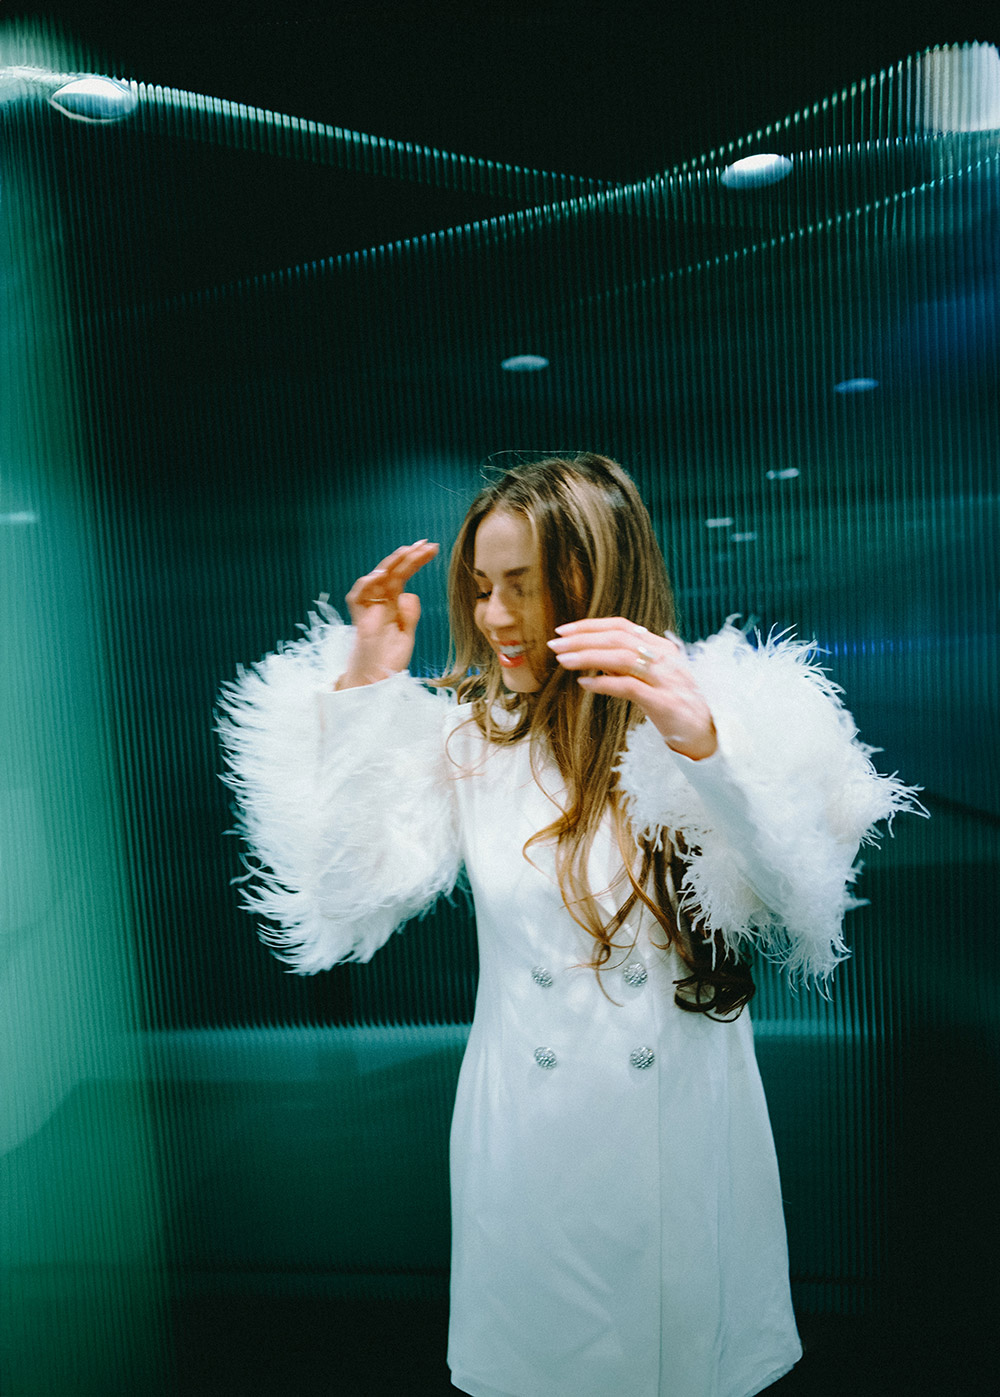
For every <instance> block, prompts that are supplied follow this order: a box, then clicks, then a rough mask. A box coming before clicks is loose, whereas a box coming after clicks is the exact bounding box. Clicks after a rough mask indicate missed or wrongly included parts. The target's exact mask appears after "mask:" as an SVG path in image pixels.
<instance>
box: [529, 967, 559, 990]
mask: <svg viewBox="0 0 1000 1397" xmlns="http://www.w3.org/2000/svg"><path fill="white" fill-rule="evenodd" d="M531 978H532V979H533V980H534V982H535V984H536V985H541V987H542V989H543V990H547V989H551V988H552V985H553V984H554V983H555V981H554V980H553V979H552V976H551V975H550V974H549V972H548V971H547V970H546V969H545V966H544V965H536V966H535V967H534V969H533V970H532V972H531Z"/></svg>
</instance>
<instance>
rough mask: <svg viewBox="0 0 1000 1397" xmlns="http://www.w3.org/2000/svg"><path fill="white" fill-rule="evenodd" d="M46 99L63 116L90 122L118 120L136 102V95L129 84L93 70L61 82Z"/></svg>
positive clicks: (124, 115)
mask: <svg viewBox="0 0 1000 1397" xmlns="http://www.w3.org/2000/svg"><path fill="white" fill-rule="evenodd" d="M49 101H50V102H51V103H52V105H53V106H54V107H55V108H56V110H57V111H60V112H62V114H63V116H68V117H72V119H73V120H74V121H94V122H107V121H121V120H122V118H123V117H126V116H131V114H132V113H133V112H134V111H135V109H136V107H137V106H138V105H139V98H138V96H137V94H136V93H135V92H133V91H132V89H131V88H130V87H126V86H125V84H124V83H121V82H116V81H115V79H114V78H102V77H98V76H97V75H96V74H94V75H91V76H89V77H86V78H74V79H73V81H72V82H68V83H65V84H64V85H63V86H62V87H60V88H59V89H58V91H56V92H53V93H52V94H51V95H50V97H49Z"/></svg>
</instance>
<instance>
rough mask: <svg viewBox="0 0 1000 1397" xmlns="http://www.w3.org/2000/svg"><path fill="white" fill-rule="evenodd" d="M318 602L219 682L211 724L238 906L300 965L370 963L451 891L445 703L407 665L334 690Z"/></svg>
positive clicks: (452, 835)
mask: <svg viewBox="0 0 1000 1397" xmlns="http://www.w3.org/2000/svg"><path fill="white" fill-rule="evenodd" d="M317 606H318V608H319V611H320V615H318V616H317V615H315V614H312V613H311V614H310V618H309V620H310V625H309V629H308V630H307V632H306V634H305V636H304V637H303V639H301V640H298V641H296V642H294V643H293V644H291V645H288V646H286V647H285V648H284V649H283V650H281V651H279V652H278V653H277V654H274V655H268V656H267V657H266V658H265V659H264V660H262V661H261V662H260V663H259V664H257V665H254V666H253V667H252V668H251V669H250V670H242V671H241V672H240V674H239V677H238V678H237V679H236V680H234V681H233V682H232V683H230V684H227V685H225V686H224V688H223V694H222V699H221V702H220V709H221V716H220V720H219V723H218V730H219V735H220V738H221V740H222V744H223V748H224V751H225V755H226V761H227V765H228V767H229V772H228V774H227V775H226V776H225V777H224V778H223V779H224V780H225V781H226V783H227V785H228V786H229V787H230V788H231V789H232V791H233V792H234V793H235V796H236V801H237V807H238V832H239V833H240V834H241V835H242V836H243V838H244V839H245V841H246V843H247V844H248V845H249V846H250V848H251V850H252V851H253V854H254V856H255V859H256V861H257V864H259V867H257V866H255V867H254V869H253V870H252V873H251V874H249V875H248V878H247V880H245V882H244V888H243V901H244V905H245V906H246V907H247V908H248V910H250V911H252V912H254V913H256V914H258V915H260V916H263V917H265V918H266V919H267V920H268V922H270V923H271V924H272V925H271V926H269V927H266V928H261V936H262V938H263V939H264V940H265V941H266V942H267V943H268V944H269V945H270V946H271V947H272V949H273V950H274V951H275V953H276V954H277V955H278V956H279V958H280V959H282V960H284V961H286V962H287V963H288V964H289V965H290V966H291V967H292V968H293V969H294V970H295V971H297V972H298V973H299V974H306V975H311V974H314V973H315V972H316V971H318V970H327V969H329V968H330V967H331V966H333V965H336V964H338V963H339V962H341V961H345V960H359V961H367V960H370V959H371V957H372V956H373V955H374V953H375V952H376V951H377V950H378V949H379V947H380V946H382V945H383V944H384V943H385V942H386V941H387V940H388V938H389V936H390V935H391V934H392V932H393V931H394V930H395V929H396V928H397V927H398V926H401V925H402V923H403V922H405V921H407V920H409V918H411V917H413V916H415V915H417V913H419V912H422V911H424V910H425V909H426V908H427V907H428V906H429V905H430V903H431V902H433V900H434V899H435V897H437V895H438V894H439V893H442V892H448V891H450V889H451V888H452V886H453V885H454V882H455V878H456V875H457V872H458V865H459V855H458V837H457V833H456V828H455V810H454V799H453V792H452V786H451V782H450V780H449V777H448V773H447V771H446V769H445V759H444V743H443V730H444V725H445V722H446V718H447V714H448V711H449V709H450V707H451V703H450V701H449V700H448V699H447V698H446V697H445V696H443V695H441V696H438V695H434V694H431V693H429V692H428V691H427V690H426V689H425V688H424V687H423V686H422V685H421V684H419V683H418V682H417V681H416V680H415V679H413V678H411V676H410V675H409V674H406V673H403V674H397V675H394V676H393V677H392V678H390V679H386V680H384V681H383V682H382V683H380V684H372V685H370V686H368V687H367V688H363V689H348V690H345V691H343V692H340V693H335V692H333V685H334V683H335V682H336V680H337V678H338V677H339V675H341V674H342V673H343V671H344V669H345V668H346V665H347V658H348V655H349V653H350V649H351V645H352V643H353V631H352V630H351V628H350V627H349V626H345V625H344V624H343V623H342V622H341V620H340V618H339V616H337V613H336V612H335V611H334V610H333V609H332V608H331V607H330V606H328V605H327V603H326V599H325V598H322V599H321V600H320V601H319V602H318V603H317ZM251 880H252V881H251Z"/></svg>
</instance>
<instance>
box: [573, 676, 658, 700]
mask: <svg viewBox="0 0 1000 1397" xmlns="http://www.w3.org/2000/svg"><path fill="white" fill-rule="evenodd" d="M576 682H577V683H578V684H579V686H580V688H581V689H586V690H587V691H588V692H589V693H592V694H608V695H610V697H611V698H622V699H631V700H632V702H633V703H640V704H641V702H642V699H643V689H645V690H646V695H647V696H648V694H649V687H648V685H644V684H643V683H642V681H641V680H639V679H633V678H632V676H631V675H628V674H587V675H581V676H580V677H579V679H577V681H576Z"/></svg>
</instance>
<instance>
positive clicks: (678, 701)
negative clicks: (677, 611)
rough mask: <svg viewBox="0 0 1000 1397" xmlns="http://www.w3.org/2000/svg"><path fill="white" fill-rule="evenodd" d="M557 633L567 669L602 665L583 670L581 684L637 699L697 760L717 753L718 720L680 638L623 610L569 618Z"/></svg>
mask: <svg viewBox="0 0 1000 1397" xmlns="http://www.w3.org/2000/svg"><path fill="white" fill-rule="evenodd" d="M556 636H557V639H555V640H550V641H549V642H548V643H549V648H550V649H551V650H552V652H553V653H554V655H555V657H556V659H557V660H558V661H559V663H560V664H561V665H562V666H563V668H564V669H570V670H576V669H585V670H597V671H598V672H597V674H596V675H581V676H580V678H579V679H578V681H577V682H578V683H579V685H580V687H581V688H584V689H590V690H591V692H593V693H595V694H611V695H613V696H614V697H615V698H625V699H631V700H632V702H633V703H636V704H638V705H639V707H640V708H641V709H642V711H643V712H644V713H645V714H646V716H647V717H648V718H649V719H650V721H651V722H652V723H653V724H654V726H655V727H656V728H657V729H658V730H659V731H660V732H661V733H662V734H663V737H664V740H665V741H666V743H667V745H668V746H670V747H672V748H673V749H674V751H675V752H681V753H683V755H684V756H686V757H691V758H692V759H693V760H694V761H701V760H702V759H703V758H705V757H710V756H711V755H712V754H713V752H714V751H715V749H716V747H717V746H718V738H717V736H716V732H715V723H714V722H713V720H712V714H711V712H710V710H709V707H708V704H707V703H706V702H705V700H704V699H703V698H702V696H701V693H700V691H699V689H698V686H697V684H696V683H695V682H694V679H693V678H692V677H691V671H690V669H689V668H688V664H687V660H686V658H685V655H684V651H683V650H682V649H681V647H680V645H679V644H677V642H676V641H674V640H671V639H669V638H667V637H665V636H662V635H655V634H654V633H653V632H652V631H647V630H645V629H644V628H643V627H642V626H637V625H635V623H634V622H632V621H626V620H624V619H623V618H622V617H621V616H611V617H594V618H591V619H589V620H586V621H569V622H567V623H566V625H563V626H557V627H556Z"/></svg>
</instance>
